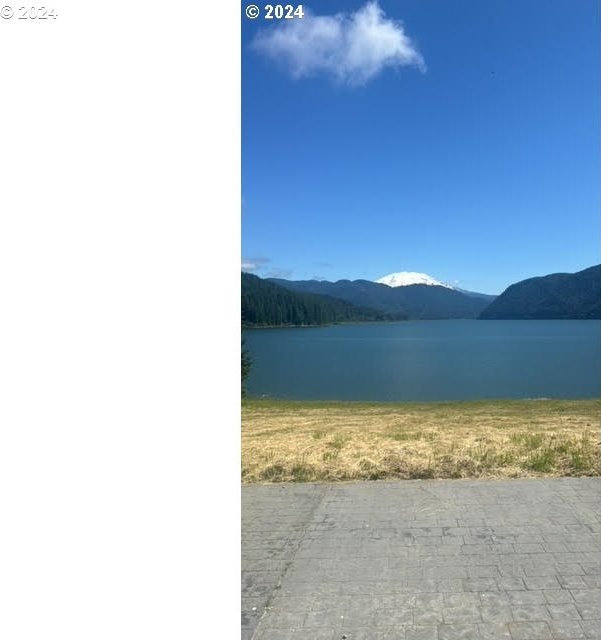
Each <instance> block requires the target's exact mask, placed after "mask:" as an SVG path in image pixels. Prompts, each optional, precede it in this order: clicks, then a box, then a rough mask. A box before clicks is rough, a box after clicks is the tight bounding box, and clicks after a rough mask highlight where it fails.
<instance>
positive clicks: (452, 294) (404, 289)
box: [268, 272, 495, 320]
mask: <svg viewBox="0 0 601 640" xmlns="http://www.w3.org/2000/svg"><path fill="white" fill-rule="evenodd" d="M407 274H409V275H407ZM411 276H415V277H413V278H412V277H411ZM268 280H269V282H273V283H274V284H277V285H279V286H281V287H284V288H285V289H289V290H290V291H295V292H297V293H312V294H317V295H325V296H330V297H332V298H339V299H340V300H345V301H346V302H350V303H351V304H354V305H359V306H362V307H368V308H371V309H376V310H378V311H380V312H383V313H389V314H404V315H406V316H407V318H409V319H410V320H440V319H447V318H477V317H478V316H479V315H480V313H481V312H482V311H483V310H484V309H485V307H486V306H488V304H489V303H490V302H491V301H492V300H494V298H495V296H488V295H486V294H479V293H474V292H467V291H466V292H463V291H460V290H458V289H455V288H454V287H451V286H450V285H447V284H443V283H441V282H439V281H437V280H435V279H434V278H431V276H427V274H416V273H415V272H400V273H397V274H390V276H385V277H384V278H382V279H381V280H382V281H386V280H388V281H389V282H392V283H393V284H392V285H388V284H384V282H382V281H378V282H372V281H370V280H353V281H351V280H338V281H337V282H328V281H326V280H284V279H281V278H269V279H268ZM413 282H419V284H418V283H415V284H414V283H413Z"/></svg>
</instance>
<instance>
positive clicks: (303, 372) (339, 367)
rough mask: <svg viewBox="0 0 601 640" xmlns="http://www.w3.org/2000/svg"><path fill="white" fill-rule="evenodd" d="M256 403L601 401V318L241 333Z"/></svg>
mask: <svg viewBox="0 0 601 640" xmlns="http://www.w3.org/2000/svg"><path fill="white" fill-rule="evenodd" d="M244 335H245V337H246V344H247V347H248V350H249V352H250V354H251V357H252V359H253V366H252V368H251V372H250V376H249V380H248V385H247V387H248V392H249V395H251V396H262V395H265V396H270V397H279V398H288V399H298V400H378V401H382V400H385V401H394V400H424V401H430V400H473V399H477V398H541V397H545V398H593V397H599V396H600V395H601V321H597V320H480V321H479V320H438V321H425V320H422V321H419V322H394V323H383V324H375V323H374V324H356V325H338V326H332V327H323V328H303V329H255V330H247V331H245V332H244Z"/></svg>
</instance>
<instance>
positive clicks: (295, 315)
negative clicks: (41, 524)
mask: <svg viewBox="0 0 601 640" xmlns="http://www.w3.org/2000/svg"><path fill="white" fill-rule="evenodd" d="M403 317H404V316H401V315H399V314H387V313H382V312H379V311H374V310H372V309H367V308H364V307H357V306H355V305H352V304H350V303H348V302H344V301H342V300H336V299H334V298H329V297H328V296H322V295H317V294H310V293H296V292H294V291H289V290H288V289H284V288H283V287H281V286H279V285H277V284H274V283H273V282H267V281H266V280H262V279H261V278H259V277H257V276H254V275H252V274H250V273H242V324H243V326H246V327H270V326H310V325H323V324H331V323H335V322H359V321H377V320H399V319H403Z"/></svg>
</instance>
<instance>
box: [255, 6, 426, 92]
mask: <svg viewBox="0 0 601 640" xmlns="http://www.w3.org/2000/svg"><path fill="white" fill-rule="evenodd" d="M252 46H253V48H254V49H255V50H256V51H259V52H261V53H263V54H264V55H266V56H267V57H269V58H271V59H273V60H275V61H278V62H280V63H282V64H284V65H285V67H286V68H287V69H288V70H289V71H290V73H291V74H292V76H293V77H295V78H301V77H305V76H310V75H315V74H318V73H325V74H329V75H332V76H334V77H335V78H336V80H338V81H340V82H343V83H345V84H348V85H352V86H357V85H363V84H365V83H366V82H367V81H368V80H370V79H371V78H373V77H374V76H376V75H377V74H378V73H380V72H381V71H382V70H383V69H384V68H385V67H401V66H409V65H413V66H416V67H418V68H420V69H421V70H425V63H424V60H423V58H422V56H421V54H420V53H419V51H418V50H417V49H416V48H415V46H414V44H413V43H412V42H411V40H410V39H409V37H408V36H407V35H406V34H405V31H404V29H403V25H402V23H401V22H399V21H397V20H392V19H389V18H386V17H385V15H384V12H383V11H382V9H381V8H380V6H379V5H378V3H377V2H376V1H372V2H368V3H367V4H366V5H365V6H363V7H362V8H361V9H359V10H358V11H357V12H355V13H351V14H344V13H338V14H336V15H333V16H316V15H313V14H312V13H310V11H308V10H305V17H304V18H302V19H299V18H295V19H293V20H286V21H283V22H282V23H281V24H278V25H274V26H272V27H270V28H269V29H268V30H264V31H261V32H259V33H258V34H257V36H256V37H255V39H254V41H253V44H252Z"/></svg>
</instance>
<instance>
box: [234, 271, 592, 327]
mask: <svg viewBox="0 0 601 640" xmlns="http://www.w3.org/2000/svg"><path fill="white" fill-rule="evenodd" d="M242 312H243V322H244V324H245V325H246V326H285V325H288V326H290V325H318V324H327V323H332V322H350V321H382V320H399V319H409V320H426V319H428V320H434V319H436V320H438V319H460V318H465V319H475V318H479V319H483V320H487V319H569V318H574V319H594V318H601V265H597V266H593V267H590V268H588V269H584V270H583V271H579V272H578V273H573V274H570V273H555V274H551V275H547V276H542V277H536V278H529V279H527V280H523V281H521V282H517V283H515V284H512V285H511V286H509V287H508V288H507V289H506V290H505V291H504V292H503V293H502V294H501V295H499V296H491V295H488V294H484V293H477V292H474V291H466V290H463V289H459V288H457V287H455V286H453V285H450V284H448V283H443V282H441V281H439V280H436V279H435V278H432V277H431V276H429V275H427V274H424V273H417V272H412V271H402V272H397V273H392V274H389V275H388V276H384V277H382V278H380V279H379V280H378V281H376V282H372V281H370V280H353V281H351V280H338V281H337V282H328V281H326V280H284V279H282V278H268V279H262V278H259V277H257V276H254V275H251V274H248V273H243V274H242Z"/></svg>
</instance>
